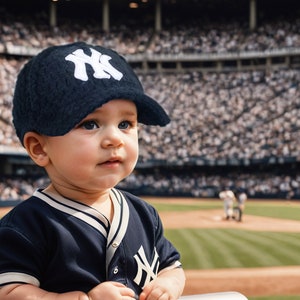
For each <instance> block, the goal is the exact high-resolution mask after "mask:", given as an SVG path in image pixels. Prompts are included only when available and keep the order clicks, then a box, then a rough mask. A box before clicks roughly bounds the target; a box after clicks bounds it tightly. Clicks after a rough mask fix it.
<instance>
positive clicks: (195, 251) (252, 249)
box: [152, 199, 300, 300]
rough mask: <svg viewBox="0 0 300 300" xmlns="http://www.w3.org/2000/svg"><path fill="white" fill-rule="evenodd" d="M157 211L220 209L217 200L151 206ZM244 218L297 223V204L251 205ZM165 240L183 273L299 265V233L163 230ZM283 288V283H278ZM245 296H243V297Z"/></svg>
mask: <svg viewBox="0 0 300 300" xmlns="http://www.w3.org/2000/svg"><path fill="white" fill-rule="evenodd" d="M152 204H153V205H154V206H155V207H156V208H157V209H158V210H159V211H178V213H180V212H181V211H188V210H208V209H222V208H223V207H222V202H221V201H220V200H218V199H216V200H211V201H202V200H199V202H193V204H191V205H188V204H180V203H175V204H173V203H172V204H171V203H166V202H163V203H158V202H156V201H155V202H153V203H152ZM245 215H254V216H262V217H269V218H278V219H289V220H298V221H300V202H299V201H292V202H287V201H251V200H249V201H248V202H247V203H246V209H245ZM165 233H166V236H167V237H168V238H169V239H170V240H171V241H172V242H173V243H174V245H175V246H176V247H177V248H178V250H179V251H180V253H181V255H182V259H181V261H182V263H183V266H184V268H186V269H219V268H256V267H272V266H292V265H300V255H299V253H300V252H299V251H300V232H299V233H287V232H269V231H268V232H264V231H262V232H257V231H250V230H242V229H232V228H231V229H229V228H223V229H222V228H217V229H216V228H202V229H187V228H184V226H182V228H180V229H176V230H175V229H172V230H170V229H166V230H165ZM282 284H284V282H283V283H282ZM246 296H247V295H246ZM248 299H249V300H296V299H300V295H295V296H286V295H280V296H264V297H248Z"/></svg>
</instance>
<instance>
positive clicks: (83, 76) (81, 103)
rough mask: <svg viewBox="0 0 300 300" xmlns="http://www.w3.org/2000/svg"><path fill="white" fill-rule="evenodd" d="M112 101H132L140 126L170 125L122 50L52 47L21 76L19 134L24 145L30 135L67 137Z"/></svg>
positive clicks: (16, 109) (18, 85)
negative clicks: (68, 133)
mask: <svg viewBox="0 0 300 300" xmlns="http://www.w3.org/2000/svg"><path fill="white" fill-rule="evenodd" d="M113 99H127V100H131V101H133V102H134V103H135V105H136V107H137V112H138V122H140V123H143V124H146V125H159V126H165V125H167V124H168V123H169V122H170V119H169V117H168V115H167V113H166V112H165V110H164V109H163V107H162V106H161V105H160V104H159V103H158V102H157V101H155V100H154V99H152V98H151V97H149V96H148V95H146V94H145V93H144V89H143V87H142V84H141V82H140V81H139V79H138V77H137V75H136V74H135V73H134V71H133V70H132V68H131V67H130V65H129V64H128V63H127V61H126V60H125V59H124V58H123V57H122V56H120V55H119V54H118V53H117V52H115V51H113V50H111V49H107V48H104V47H101V46H93V45H88V44H86V43H84V42H76V43H72V44H67V45H60V46H52V47H49V48H47V49H45V50H43V51H42V52H40V53H39V54H38V55H37V56H35V57H33V58H32V59H31V60H30V61H29V62H28V63H27V64H26V65H25V66H24V67H23V69H22V70H21V72H20V73H19V75H18V78H17V82H16V87H15V92H14V98H13V112H12V113H13V123H14V126H15V129H16V133H17V136H18V137H19V139H20V141H21V143H22V144H23V138H24V135H25V133H26V132H29V131H34V132H37V133H40V134H43V135H48V136H60V135H64V134H66V133H67V132H69V131H70V130H71V129H73V128H74V127H75V126H76V125H77V124H78V123H79V122H80V121H81V120H82V119H84V118H85V117H86V116H87V115H88V114H90V113H91V112H93V111H94V110H95V109H96V108H98V107H100V106H101V105H103V104H104V103H106V102H108V101H110V100H113Z"/></svg>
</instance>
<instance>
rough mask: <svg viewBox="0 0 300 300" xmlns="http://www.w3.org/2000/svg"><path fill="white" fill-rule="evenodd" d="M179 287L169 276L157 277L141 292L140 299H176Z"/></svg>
mask: <svg viewBox="0 0 300 300" xmlns="http://www.w3.org/2000/svg"><path fill="white" fill-rule="evenodd" d="M177 294H178V291H177V287H176V286H174V285H172V283H171V282H170V281H169V280H168V279H167V278H159V277H158V278H156V279H155V280H153V281H151V282H150V283H149V284H148V285H146V286H145V288H144V289H143V291H142V293H141V294H140V300H176V299H177Z"/></svg>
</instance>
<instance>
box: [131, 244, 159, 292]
mask: <svg viewBox="0 0 300 300" xmlns="http://www.w3.org/2000/svg"><path fill="white" fill-rule="evenodd" d="M158 258H159V257H158V254H157V251H156V249H155V248H154V258H153V261H152V263H151V265H150V263H149V262H148V260H147V257H146V254H145V251H144V248H143V246H141V247H140V249H139V251H138V253H137V254H136V255H134V259H135V260H136V262H137V265H138V268H137V273H136V276H135V278H134V282H135V283H136V284H137V285H139V286H142V287H144V286H145V285H147V284H148V283H149V282H150V281H151V280H153V279H155V278H156V276H157V270H158V267H159V259H158ZM143 273H144V276H143Z"/></svg>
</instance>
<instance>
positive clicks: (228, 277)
mask: <svg viewBox="0 0 300 300" xmlns="http://www.w3.org/2000/svg"><path fill="white" fill-rule="evenodd" d="M8 210H9V209H3V208H0V216H1V215H3V214H4V213H5V212H7V211H8ZM160 216H161V218H162V221H163V224H164V226H165V228H178V227H182V224H184V227H186V228H213V227H214V228H217V227H218V228H225V227H230V228H243V229H248V230H264V231H266V230H270V231H286V232H288V231H290V232H300V222H297V221H290V220H278V219H271V218H263V217H256V216H249V215H247V214H245V216H244V218H243V222H242V223H237V222H234V221H225V220H223V211H222V209H220V210H209V211H208V210H205V211H189V212H180V214H179V213H178V212H177V213H176V212H162V213H161V214H160ZM186 277H187V281H186V287H185V290H184V295H191V294H201V293H210V292H223V291H237V292H240V293H242V294H244V295H245V296H248V297H249V296H264V295H300V284H299V282H300V266H294V267H283V268H278V267H274V268H260V269H230V270H228V269H223V270H203V271H201V270H200V271H198V270H186Z"/></svg>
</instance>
